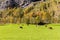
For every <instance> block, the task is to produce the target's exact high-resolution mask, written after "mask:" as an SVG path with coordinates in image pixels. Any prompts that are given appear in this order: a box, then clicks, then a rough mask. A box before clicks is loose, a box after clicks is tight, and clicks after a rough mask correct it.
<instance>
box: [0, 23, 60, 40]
mask: <svg viewBox="0 0 60 40" xmlns="http://www.w3.org/2000/svg"><path fill="white" fill-rule="evenodd" d="M20 26H22V27H23V29H21V28H20ZM49 27H53V29H49ZM0 40H60V24H49V25H48V27H45V26H38V27H36V25H29V26H28V25H26V24H20V25H19V24H6V25H1V26H0Z"/></svg>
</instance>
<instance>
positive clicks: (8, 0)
mask: <svg viewBox="0 0 60 40" xmlns="http://www.w3.org/2000/svg"><path fill="white" fill-rule="evenodd" d="M36 1H40V0H5V1H4V2H2V3H1V4H0V9H5V8H8V7H11V8H14V7H23V8H24V7H26V6H28V5H29V4H30V3H31V2H36Z"/></svg>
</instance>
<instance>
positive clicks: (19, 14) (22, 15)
mask: <svg viewBox="0 0 60 40" xmlns="http://www.w3.org/2000/svg"><path fill="white" fill-rule="evenodd" d="M1 10H2V9H1ZM58 11H59V1H58V0H57V1H55V0H50V1H36V2H31V3H30V4H29V5H27V6H24V7H22V6H17V7H15V6H13V8H12V6H11V5H9V6H8V7H7V8H6V9H4V10H2V11H0V23H32V24H38V23H40V22H43V23H60V18H59V17H60V12H58Z"/></svg>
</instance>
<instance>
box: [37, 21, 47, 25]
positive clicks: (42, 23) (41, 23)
mask: <svg viewBox="0 0 60 40" xmlns="http://www.w3.org/2000/svg"><path fill="white" fill-rule="evenodd" d="M45 24H47V23H44V22H40V23H38V25H45Z"/></svg>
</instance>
